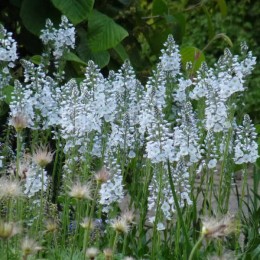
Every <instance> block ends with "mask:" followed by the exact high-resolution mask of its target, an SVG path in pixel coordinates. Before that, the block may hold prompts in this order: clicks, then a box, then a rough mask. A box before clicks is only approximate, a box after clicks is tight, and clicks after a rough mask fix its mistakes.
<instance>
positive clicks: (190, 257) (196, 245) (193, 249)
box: [188, 235, 204, 260]
mask: <svg viewBox="0 0 260 260" xmlns="http://www.w3.org/2000/svg"><path fill="white" fill-rule="evenodd" d="M203 238H204V235H201V236H200V238H199V240H198V241H197V242H196V244H195V245H194V247H193V248H192V250H191V253H190V256H189V259H188V260H192V259H193V258H194V256H195V253H196V251H197V250H198V249H199V247H200V244H201V242H202V241H203Z"/></svg>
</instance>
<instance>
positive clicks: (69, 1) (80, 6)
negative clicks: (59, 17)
mask: <svg viewBox="0 0 260 260" xmlns="http://www.w3.org/2000/svg"><path fill="white" fill-rule="evenodd" d="M51 2H52V3H53V5H54V6H55V7H56V8H57V9H59V10H60V11H61V12H62V14H64V15H66V16H67V17H68V18H69V20H70V21H71V22H72V23H73V24H74V25H77V24H79V23H81V22H83V21H84V20H86V19H87V18H88V16H89V14H90V13H91V11H92V9H93V5H94V2H95V1H94V0H51Z"/></svg>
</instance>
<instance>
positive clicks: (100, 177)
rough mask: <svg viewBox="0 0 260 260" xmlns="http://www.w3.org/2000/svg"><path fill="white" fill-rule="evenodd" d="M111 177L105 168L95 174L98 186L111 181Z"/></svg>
mask: <svg viewBox="0 0 260 260" xmlns="http://www.w3.org/2000/svg"><path fill="white" fill-rule="evenodd" d="M109 177H110V174H109V171H108V170H107V169H106V168H105V167H103V168H102V169H101V170H99V171H98V172H97V173H96V174H95V180H96V182H97V183H98V184H102V183H105V182H107V181H108V180H109Z"/></svg>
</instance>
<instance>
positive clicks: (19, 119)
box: [9, 113, 28, 132]
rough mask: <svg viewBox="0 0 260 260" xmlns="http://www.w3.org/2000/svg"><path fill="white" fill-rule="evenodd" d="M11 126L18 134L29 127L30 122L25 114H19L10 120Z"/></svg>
mask: <svg viewBox="0 0 260 260" xmlns="http://www.w3.org/2000/svg"><path fill="white" fill-rule="evenodd" d="M9 124H10V125H11V126H13V127H14V128H15V131H16V132H21V131H22V130H23V129H24V128H26V127H27V126H28V120H27V117H26V116H25V115H24V114H23V113H18V114H17V115H15V116H12V117H11V118H10V121H9Z"/></svg>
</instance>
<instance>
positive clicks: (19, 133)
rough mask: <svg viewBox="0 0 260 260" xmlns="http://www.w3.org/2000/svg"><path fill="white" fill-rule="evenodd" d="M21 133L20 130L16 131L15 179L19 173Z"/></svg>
mask: <svg viewBox="0 0 260 260" xmlns="http://www.w3.org/2000/svg"><path fill="white" fill-rule="evenodd" d="M21 139H22V135H21V131H17V133H16V179H17V180H18V179H19V173H20V160H21V149H22V140H21Z"/></svg>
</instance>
